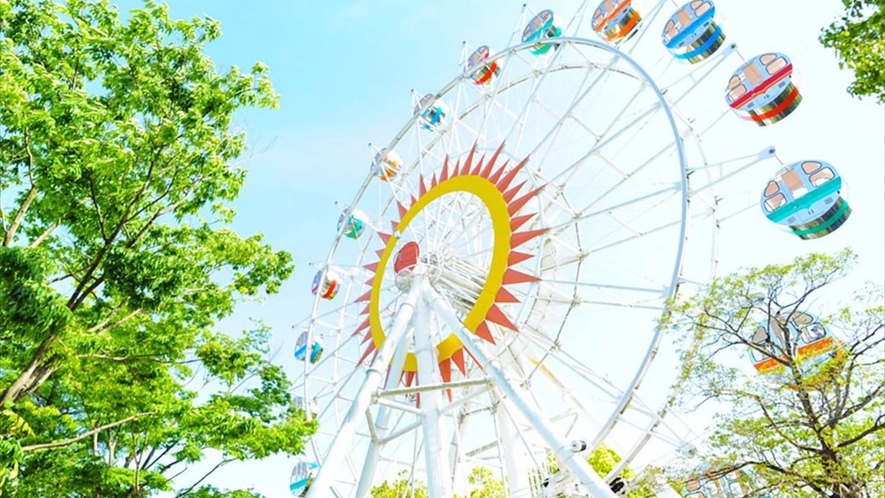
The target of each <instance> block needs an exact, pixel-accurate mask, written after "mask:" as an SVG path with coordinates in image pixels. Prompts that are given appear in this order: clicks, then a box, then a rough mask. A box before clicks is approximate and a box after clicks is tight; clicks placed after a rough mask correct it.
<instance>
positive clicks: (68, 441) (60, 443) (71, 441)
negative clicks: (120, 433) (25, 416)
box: [22, 412, 154, 451]
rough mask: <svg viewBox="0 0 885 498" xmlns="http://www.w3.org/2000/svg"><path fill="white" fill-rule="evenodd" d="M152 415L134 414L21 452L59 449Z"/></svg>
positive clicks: (150, 413)
mask: <svg viewBox="0 0 885 498" xmlns="http://www.w3.org/2000/svg"><path fill="white" fill-rule="evenodd" d="M153 414H154V412H143V413H136V414H135V415H132V416H129V417H126V418H124V419H122V420H118V421H116V422H113V423H110V424H106V425H102V426H99V427H96V428H95V429H92V430H91V431H87V432H84V433H83V434H80V435H79V436H75V437H72V438H70V439H65V440H62V441H55V442H52V443H40V444H32V445H29V446H22V451H38V450H48V449H52V448H60V447H62V446H68V445H71V444H74V443H76V442H77V441H81V440H83V439H86V438H88V437H92V435H93V434H98V433H99V432H101V431H104V430H107V429H112V428H114V427H117V426H118V425H123V424H125V423H127V422H131V421H133V420H136V419H139V418H142V417H147V416H149V415H153Z"/></svg>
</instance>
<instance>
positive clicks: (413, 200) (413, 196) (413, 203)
mask: <svg viewBox="0 0 885 498" xmlns="http://www.w3.org/2000/svg"><path fill="white" fill-rule="evenodd" d="M416 202H418V198H417V197H415V194H412V204H411V205H412V206H414V205H415V203H416Z"/></svg>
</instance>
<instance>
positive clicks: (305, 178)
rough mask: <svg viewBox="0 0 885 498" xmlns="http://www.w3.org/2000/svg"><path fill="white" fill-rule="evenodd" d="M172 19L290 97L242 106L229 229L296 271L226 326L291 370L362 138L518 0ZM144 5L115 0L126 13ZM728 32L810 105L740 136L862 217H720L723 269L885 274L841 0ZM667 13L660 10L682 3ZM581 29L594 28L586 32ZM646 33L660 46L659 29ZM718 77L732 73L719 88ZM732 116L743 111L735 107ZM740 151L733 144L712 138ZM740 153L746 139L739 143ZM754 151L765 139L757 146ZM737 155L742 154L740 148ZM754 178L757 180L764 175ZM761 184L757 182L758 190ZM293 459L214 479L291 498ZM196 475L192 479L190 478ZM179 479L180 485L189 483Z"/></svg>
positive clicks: (879, 164) (870, 120) (876, 190)
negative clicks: (251, 320)
mask: <svg viewBox="0 0 885 498" xmlns="http://www.w3.org/2000/svg"><path fill="white" fill-rule="evenodd" d="M170 3H171V6H170V10H171V13H172V15H173V16H175V17H191V16H195V15H209V16H211V17H213V18H215V19H218V20H220V21H221V24H222V31H223V32H224V36H223V37H222V38H221V39H220V40H219V41H217V42H216V43H214V44H212V45H211V46H210V47H209V49H208V52H209V54H210V55H211V56H212V57H213V59H214V60H215V61H216V63H217V64H218V66H219V67H222V68H225V67H228V66H230V65H232V64H236V65H239V66H241V67H244V68H248V67H250V66H251V65H252V64H253V63H254V62H255V61H262V62H264V63H266V64H267V65H268V66H269V67H270V70H271V76H272V80H273V82H274V86H275V89H276V91H277V92H278V93H279V94H281V96H282V98H281V102H280V109H279V110H276V111H263V110H262V111H247V112H243V113H242V114H241V116H240V124H241V125H242V126H244V127H245V128H246V130H247V132H248V137H249V142H250V144H252V146H253V154H252V155H251V157H249V158H248V160H247V162H246V165H247V167H248V168H249V171H250V172H249V177H248V179H247V182H246V185H245V187H244V189H243V192H242V196H241V197H240V199H239V200H238V201H237V202H236V206H237V208H238V210H239V216H238V218H237V220H236V222H235V228H236V229H237V230H238V231H239V232H240V233H241V234H243V235H250V234H253V233H256V232H261V233H263V234H265V236H266V239H267V240H268V241H269V242H271V243H272V244H273V245H274V246H275V247H277V248H279V249H285V250H287V251H290V252H291V253H292V254H293V255H294V257H295V262H296V265H297V268H296V271H295V274H294V276H293V278H292V279H291V280H290V281H289V282H287V283H286V284H285V285H284V286H283V289H282V292H281V293H280V294H279V295H277V296H273V297H271V298H269V299H267V300H266V301H265V302H264V303H260V304H259V303H252V304H248V305H244V306H242V307H241V309H240V310H239V312H238V314H237V317H235V318H234V319H232V320H230V321H229V322H228V323H227V324H225V325H226V326H227V327H230V330H231V331H233V330H236V328H237V327H240V326H244V325H245V324H246V318H247V317H249V316H259V317H261V318H262V319H263V320H265V321H266V322H267V323H268V324H269V325H270V326H272V328H273V330H274V341H275V347H277V348H280V354H279V355H278V357H277V358H276V361H277V362H279V363H281V364H283V365H286V366H287V368H288V369H289V371H290V372H291V373H292V374H293V375H295V374H296V368H295V365H294V361H291V360H290V358H291V349H292V347H293V345H294V341H295V333H294V331H293V330H292V328H291V327H292V325H293V324H294V323H296V322H298V321H300V320H301V319H303V318H304V317H305V316H306V315H307V314H308V313H309V310H310V306H311V304H312V296H311V294H310V283H311V280H312V279H313V275H314V273H315V271H316V270H315V269H313V268H312V267H311V266H310V264H311V263H312V262H319V261H322V260H323V259H324V258H325V255H326V253H327V251H328V248H329V246H330V244H331V243H332V240H333V237H334V234H335V223H336V221H337V218H338V214H339V212H338V210H337V209H336V207H335V205H334V202H335V201H342V202H346V201H349V200H350V199H351V198H352V197H353V194H354V192H355V190H356V188H357V187H358V186H359V185H360V184H361V183H362V181H363V179H364V178H365V176H366V175H367V174H368V168H369V165H370V159H371V158H370V155H369V151H368V148H367V147H366V145H367V144H368V143H369V142H373V143H375V144H378V145H382V144H386V143H387V142H388V141H389V140H390V139H391V138H392V137H393V136H394V134H395V133H396V132H397V131H399V129H400V128H401V127H402V126H403V125H404V124H405V123H406V121H407V120H408V119H409V118H410V117H411V103H410V100H409V99H410V91H411V89H417V90H419V91H420V92H421V93H422V94H423V93H428V92H435V91H436V90H438V89H439V88H441V87H442V86H443V85H445V84H446V83H448V82H449V81H450V80H451V79H452V78H454V77H455V76H457V74H458V72H459V68H458V57H459V54H460V49H461V42H462V41H464V40H468V41H469V42H471V43H472V44H473V45H474V46H476V45H480V44H484V43H487V44H489V45H490V46H491V47H492V49H500V48H503V46H504V44H505V43H506V41H507V39H508V37H509V34H510V32H511V30H512V29H513V28H514V27H515V23H516V21H517V19H518V16H519V9H520V5H521V3H520V2H513V1H511V2H505V1H503V0H496V1H485V2H477V1H473V2H468V1H464V0H457V1H450V2H440V1H436V2H434V1H431V0H425V1H423V2H415V1H406V0H376V1H371V2H370V1H368V0H356V1H343V0H342V1H336V2H331V1H329V2H305V1H296V2H293V1H281V0H261V1H255V2H249V3H248V4H244V3H243V2H237V1H234V0H188V1H186V2H185V1H182V0H175V1H172V2H170ZM133 4H135V2H128V1H127V2H124V3H121V6H122V7H123V9H126V8H128V7H129V6H131V5H133ZM530 7H532V8H533V9H534V10H535V11H538V10H541V9H544V8H552V9H553V10H554V12H557V13H558V12H563V13H564V14H565V15H569V14H570V13H571V12H572V11H573V10H574V9H575V8H576V7H577V2H574V1H573V2H566V1H550V2H546V3H539V2H532V3H531V4H530ZM717 7H718V8H719V10H720V12H722V13H723V14H724V16H725V17H724V21H723V22H722V24H723V25H724V29H725V32H726V33H727V34H728V36H729V37H730V39H731V40H734V41H737V42H738V43H739V45H740V47H739V49H740V50H741V53H742V54H743V55H744V56H745V57H750V56H753V55H755V54H757V53H761V52H762V51H769V50H776V51H780V52H784V53H786V54H788V55H789V56H790V57H791V58H792V59H793V62H794V65H795V67H796V68H797V70H798V71H799V73H800V76H799V79H798V86H799V87H800V90H801V91H802V93H803V95H804V96H805V101H804V102H803V103H802V104H801V106H800V108H799V109H798V110H797V111H796V114H795V115H794V116H791V117H789V118H787V120H785V122H784V123H778V124H777V125H774V126H772V127H768V128H765V129H756V128H755V127H753V126H752V125H750V124H746V126H745V128H744V130H745V131H743V132H741V133H745V135H743V134H742V135H739V136H737V137H736V138H735V141H734V142H741V141H743V140H746V141H747V142H748V143H756V142H759V141H760V140H761V141H766V140H767V141H769V142H771V143H775V144H777V146H778V154H779V156H780V157H782V158H783V159H784V160H785V161H788V162H792V161H796V160H800V159H805V158H814V157H818V158H821V159H825V160H827V161H829V162H831V163H833V164H834V165H836V167H837V168H838V169H839V170H840V172H841V173H842V174H843V176H844V177H845V179H846V181H847V182H848V184H849V185H850V188H851V194H850V195H851V197H850V200H851V204H852V207H853V208H854V214H853V215H852V218H851V219H850V220H849V221H848V222H847V224H846V225H845V226H844V227H843V228H841V229H840V230H839V231H837V232H836V233H835V234H833V235H830V236H828V237H826V238H824V239H821V240H817V241H799V240H798V239H796V238H795V237H791V236H789V235H785V234H783V233H781V232H780V231H779V230H778V228H777V227H775V226H773V225H770V223H769V222H767V221H766V220H765V219H764V218H763V217H762V215H761V213H759V212H758V210H755V209H754V210H751V211H750V212H748V213H747V214H746V215H743V216H741V217H740V218H739V219H735V220H734V221H733V222H731V221H729V222H727V223H726V224H725V225H724V226H723V233H722V239H721V240H722V242H723V246H722V249H721V259H722V270H723V271H731V270H734V269H736V268H738V267H740V266H745V265H758V264H765V263H768V262H785V261H789V260H790V259H792V258H793V257H795V256H796V255H797V254H801V253H802V252H805V251H810V250H819V251H830V252H831V251H836V250H839V249H841V248H843V247H846V246H851V247H854V248H855V249H856V250H858V251H859V252H860V253H861V257H862V261H861V266H860V267H859V268H858V271H857V272H856V274H857V277H863V279H871V280H874V281H878V282H882V281H883V275H885V261H883V256H882V255H883V254H885V228H883V226H885V204H883V202H885V201H883V195H882V194H883V185H885V179H883V165H885V157H883V148H885V113H883V108H882V107H881V106H877V105H875V104H874V103H873V101H872V100H870V99H867V100H866V101H858V100H856V99H852V98H850V97H849V96H848V95H847V94H846V93H845V87H846V86H847V85H848V83H849V82H850V80H851V75H850V74H849V73H847V72H844V71H839V70H838V67H837V64H836V60H835V56H834V55H833V54H832V53H831V52H830V51H829V50H827V49H824V48H823V47H821V46H820V45H819V44H818V42H817V41H816V39H817V36H818V33H819V31H820V28H821V27H822V26H824V25H826V24H828V23H829V22H830V21H831V20H833V19H834V18H835V17H837V16H838V15H839V14H840V12H841V8H842V5H841V2H839V1H836V0H816V1H814V2H808V1H807V0H806V1H799V0H781V1H779V2H770V1H767V0H722V1H720V2H717ZM675 8H676V7H675V5H674V6H672V7H669V6H668V7H665V11H668V10H673V9H675ZM585 36H588V37H591V38H592V37H593V35H592V33H587V34H586V35H585ZM643 43H657V34H656V33H650V34H649V36H648V37H647V39H646V40H644V41H643ZM723 87H724V83H723ZM726 119H732V120H736V119H737V118H735V117H734V116H731V115H729V116H726ZM720 145H721V146H723V147H735V148H736V146H735V143H727V144H715V143H714V146H720ZM736 150H737V149H736ZM751 150H756V149H751ZM735 155H738V154H735ZM773 173H774V171H769V172H764V171H763V172H755V173H754V175H756V177H759V178H763V177H764V178H763V179H762V180H759V179H758V178H756V177H754V176H753V175H750V176H749V178H750V179H751V180H752V181H755V182H757V183H756V184H755V185H758V188H757V189H756V190H752V191H746V192H745V191H744V190H742V189H743V188H744V187H743V186H740V187H736V190H735V192H733V194H734V195H735V196H744V197H746V199H749V202H755V200H756V199H757V198H758V190H759V189H761V188H762V186H763V184H761V183H759V182H760V181H764V179H765V178H767V176H771V174H773ZM760 175H761V176H760ZM752 185H754V184H753V183H752V182H751V183H750V186H752ZM291 465H292V462H291V460H289V459H286V458H282V457H279V458H276V457H275V458H270V459H267V460H265V461H262V462H249V463H243V464H233V465H229V466H227V467H225V469H224V470H223V471H221V472H219V473H218V474H217V475H216V476H214V477H213V478H211V479H210V480H209V482H210V483H213V484H215V485H217V486H220V487H254V488H255V489H256V490H257V491H260V492H262V493H264V494H265V495H266V496H268V497H284V496H288V495H289V493H288V490H287V486H288V479H289V472H290V469H291ZM186 475H187V474H186ZM181 484H186V483H185V482H184V481H182V482H181Z"/></svg>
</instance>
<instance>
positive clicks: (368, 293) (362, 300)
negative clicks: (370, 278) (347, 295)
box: [353, 289, 372, 303]
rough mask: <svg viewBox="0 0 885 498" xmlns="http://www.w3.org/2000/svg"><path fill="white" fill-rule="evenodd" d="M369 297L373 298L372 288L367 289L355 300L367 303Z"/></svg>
mask: <svg viewBox="0 0 885 498" xmlns="http://www.w3.org/2000/svg"><path fill="white" fill-rule="evenodd" d="M369 299H372V289H369V290H368V291H366V293H365V294H363V295H362V296H360V297H358V298H356V299H354V300H353V302H355V303H365V302H366V301H368V300H369Z"/></svg>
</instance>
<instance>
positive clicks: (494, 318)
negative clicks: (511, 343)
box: [486, 304, 517, 332]
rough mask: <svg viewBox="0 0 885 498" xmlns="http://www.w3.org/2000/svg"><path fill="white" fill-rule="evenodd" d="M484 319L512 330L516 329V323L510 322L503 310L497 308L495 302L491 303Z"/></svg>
mask: <svg viewBox="0 0 885 498" xmlns="http://www.w3.org/2000/svg"><path fill="white" fill-rule="evenodd" d="M486 320H487V321H490V322H492V323H496V324H498V325H500V326H502V327H506V328H508V329H510V330H512V331H514V332H516V331H517V330H516V325H513V322H511V321H510V319H509V318H507V315H505V314H504V312H503V311H501V308H499V307H498V306H497V305H495V304H493V305H492V307H491V308H489V312H488V314H487V315H486Z"/></svg>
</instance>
